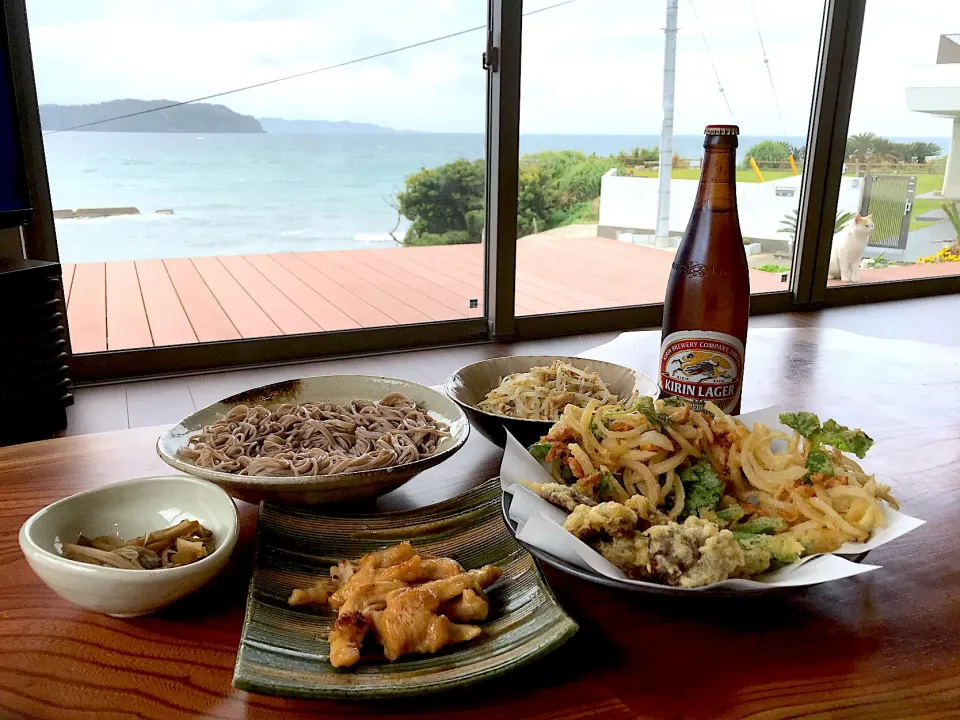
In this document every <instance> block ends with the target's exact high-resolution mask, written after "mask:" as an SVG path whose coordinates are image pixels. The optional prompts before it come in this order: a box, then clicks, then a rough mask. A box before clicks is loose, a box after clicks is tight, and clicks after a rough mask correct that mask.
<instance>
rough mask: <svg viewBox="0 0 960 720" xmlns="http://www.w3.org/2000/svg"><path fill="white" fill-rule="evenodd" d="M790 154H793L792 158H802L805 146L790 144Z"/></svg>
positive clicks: (804, 153) (805, 151) (805, 152)
mask: <svg viewBox="0 0 960 720" xmlns="http://www.w3.org/2000/svg"><path fill="white" fill-rule="evenodd" d="M790 154H791V155H793V159H794V160H803V159H804V158H805V157H806V156H807V146H806V145H791V146H790Z"/></svg>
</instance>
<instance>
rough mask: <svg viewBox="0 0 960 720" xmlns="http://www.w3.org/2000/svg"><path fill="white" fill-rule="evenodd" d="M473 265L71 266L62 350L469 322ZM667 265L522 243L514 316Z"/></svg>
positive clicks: (655, 257)
mask: <svg viewBox="0 0 960 720" xmlns="http://www.w3.org/2000/svg"><path fill="white" fill-rule="evenodd" d="M483 262H484V256H483V247H482V246H481V245H451V246H443V247H425V248H392V249H381V250H340V251H335V252H307V253H277V254H272V255H225V256H219V257H201V258H174V259H169V260H136V261H127V262H108V263H82V264H77V265H64V269H63V273H64V287H65V289H66V296H67V315H68V319H69V323H70V337H71V340H72V343H73V350H74V352H76V353H90V352H101V351H104V350H125V349H130V348H141V347H151V346H162V345H182V344H189V343H197V342H210V341H214V340H236V339H240V338H254V337H266V336H271V335H293V334H297V333H310V332H320V331H324V330H344V329H350V328H369V327H382V326H386V325H403V324H410V323H426V322H433V321H439V320H456V319H459V318H469V317H480V315H481V314H482V313H483ZM672 262H673V254H672V253H671V252H669V251H665V250H658V249H655V248H650V247H645V246H639V245H628V244H624V243H620V242H617V241H615V240H609V239H606V238H599V237H592V238H556V237H549V236H542V235H541V236H537V237H530V238H523V239H521V240H520V241H519V243H518V247H517V293H516V305H517V307H516V309H517V314H519V315H535V314H541V313H555V312H564V311H571V310H593V309H598V308H609V307H621V306H624V305H638V304H645V303H656V302H662V301H663V294H664V290H665V288H666V284H667V277H668V275H669V272H670V265H671V263H672ZM958 273H960V263H945V264H942V265H921V266H910V267H897V268H889V269H884V270H872V271H868V270H865V271H862V273H861V276H862V280H863V281H864V282H877V281H882V280H900V279H905V278H908V277H926V276H929V275H941V274H958ZM750 282H751V287H752V289H753V291H754V292H771V291H776V290H781V289H783V288H784V287H785V286H784V284H783V283H782V282H781V279H780V276H779V275H776V274H772V273H765V272H759V271H751V277H750ZM474 301H475V302H474ZM472 302H473V303H474V304H476V307H473V308H471V303H472Z"/></svg>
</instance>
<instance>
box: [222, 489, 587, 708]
mask: <svg viewBox="0 0 960 720" xmlns="http://www.w3.org/2000/svg"><path fill="white" fill-rule="evenodd" d="M500 494H501V491H500V483H499V481H498V480H492V481H489V482H487V483H485V484H483V485H481V486H480V487H477V488H475V489H474V490H471V491H470V492H468V493H465V494H463V495H460V496H459V497H456V498H454V499H452V500H448V501H446V502H443V503H440V504H438V505H433V506H430V507H427V508H422V509H419V510H413V511H408V512H400V513H386V514H379V515H352V516H333V515H323V514H320V513H319V512H317V511H315V510H312V509H309V508H289V507H277V506H273V505H269V504H264V505H263V506H262V507H261V509H260V517H259V520H258V522H257V528H258V547H257V559H256V566H255V568H254V572H253V578H252V580H251V583H250V595H249V597H248V599H247V615H246V619H245V621H244V623H243V635H242V637H241V639H240V650H239V652H238V654H237V665H236V669H235V671H234V676H233V684H234V686H235V687H237V688H240V689H241V690H247V691H250V692H257V693H264V694H268V695H281V696H287V697H301V698H355V699H358V700H360V699H372V698H383V697H392V696H401V695H421V694H423V693H428V692H438V691H441V690H449V689H453V688H459V687H463V686H465V685H470V684H473V683H476V682H479V681H481V680H485V679H487V678H491V677H494V676H497V675H501V674H502V673H505V672H507V671H509V670H511V669H513V668H515V667H518V666H520V665H523V664H524V663H527V662H530V661H532V660H534V659H535V658H538V657H540V656H542V655H545V654H546V653H548V652H550V651H551V650H553V649H555V648H557V647H558V646H560V645H561V644H562V643H563V642H564V641H565V640H567V639H568V638H569V637H571V636H572V635H573V634H574V633H575V632H576V631H577V624H576V623H575V622H574V621H573V620H572V619H571V618H570V617H569V616H568V615H567V614H566V613H565V612H564V610H563V608H562V607H560V605H559V604H558V603H557V601H556V599H555V598H554V596H553V593H552V592H551V591H550V588H549V586H548V585H547V583H546V581H545V580H544V578H543V575H542V574H541V572H540V568H539V567H538V566H537V563H536V561H535V560H534V559H533V557H532V556H531V555H530V554H529V553H528V552H527V551H526V550H524V549H523V548H522V547H520V545H519V544H518V543H517V541H516V540H514V539H513V537H512V536H511V535H510V533H509V532H507V529H506V528H505V527H504V526H503V522H502V520H501V519H500ZM401 540H410V541H411V542H412V543H413V544H414V546H415V547H416V548H417V549H421V550H424V551H426V552H429V553H434V554H436V555H440V556H445V557H452V558H454V559H455V560H457V561H459V562H460V563H461V564H462V565H463V566H464V567H465V568H467V569H468V570H469V569H472V568H477V567H480V566H482V565H487V564H493V565H497V566H499V567H500V568H501V569H502V570H503V576H502V577H501V578H500V580H498V581H497V583H496V584H494V585H493V586H491V587H490V588H489V589H488V590H487V594H488V596H489V598H490V617H489V618H488V620H487V621H486V622H484V623H481V627H482V628H483V634H482V635H480V637H479V638H477V639H476V640H473V641H471V642H469V643H465V644H463V645H454V646H451V647H448V648H445V649H444V650H442V651H441V652H439V653H437V654H435V655H407V656H404V657H402V658H400V659H399V660H397V661H396V662H392V663H391V662H389V661H387V660H385V659H384V658H383V655H382V651H381V650H380V648H379V647H377V646H376V645H375V644H372V643H371V646H370V647H367V646H365V648H364V655H363V656H362V658H361V661H360V662H359V663H358V664H357V665H355V666H353V667H351V668H343V669H339V668H335V667H333V666H332V665H330V663H329V660H328V655H329V645H328V644H327V634H328V633H329V631H330V628H331V627H332V625H333V622H334V620H335V619H336V614H335V613H334V612H333V611H332V610H330V609H321V610H316V609H309V608H292V607H290V606H288V605H287V598H288V597H289V596H290V592H291V591H292V590H293V589H294V588H303V587H310V586H311V585H312V584H313V581H314V580H315V579H316V578H318V577H321V576H328V572H329V568H330V566H331V565H335V564H336V563H337V561H339V560H340V559H342V558H345V557H346V558H357V557H359V556H360V555H363V554H364V553H367V552H370V551H372V550H378V549H380V548H384V547H388V546H390V545H393V544H395V543H397V542H400V541H401Z"/></svg>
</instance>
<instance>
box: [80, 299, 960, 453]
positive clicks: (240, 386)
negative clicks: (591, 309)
mask: <svg viewBox="0 0 960 720" xmlns="http://www.w3.org/2000/svg"><path fill="white" fill-rule="evenodd" d="M958 310H960V295H947V296H942V297H937V298H923V299H917V300H903V301H899V302H888V303H876V304H872V305H857V306H851V307H843V308H832V309H830V310H823V311H820V312H813V313H784V314H779V315H763V316H759V317H753V318H751V319H750V327H752V328H758V327H788V328H836V329H839V330H848V331H850V332H855V333H860V334H861V335H869V336H871V337H879V338H895V339H902V340H921V341H932V342H935V343H939V344H942V345H960V323H955V322H944V320H943V318H945V317H955V316H956V315H957V312H958ZM637 329H641V328H637ZM617 335H618V333H615V332H608V333H594V334H589V335H575V336H570V337H564V338H551V339H547V340H529V341H523V342H515V343H484V344H480V345H466V346H460V347H449V348H438V349H436V350H417V351H410V352H402V353H389V354H382V355H370V356H366V357H357V358H351V359H346V360H327V361H317V362H306V363H297V364H292V365H283V366H277V367H265V368H250V369H243V370H232V371H229V372H219V373H203V374H197V375H188V376H185V377H178V378H168V379H162V380H141V381H137V382H128V383H120V384H115V385H102V386H99V387H82V388H77V389H75V390H74V391H73V392H74V396H75V400H76V402H75V404H74V406H73V407H70V408H68V409H67V416H68V418H69V425H68V427H67V434H69V435H79V434H84V433H91V432H100V431H106V430H121V429H124V428H128V427H129V428H136V427H146V426H150V425H164V424H171V423H174V422H176V421H177V420H179V419H180V418H182V417H184V416H186V415H189V414H190V413H192V412H194V410H198V409H200V408H203V407H206V406H207V405H209V404H210V403H212V402H215V401H216V400H220V399H221V398H224V397H228V396H229V395H232V394H234V393H237V392H240V391H241V390H246V389H249V388H252V387H258V386H260V385H265V384H268V383H272V382H280V381H282V380H289V379H291V378H297V377H307V376H311V375H330V374H336V373H366V374H373V375H386V376H389V377H399V378H404V379H407V380H413V381H414V382H419V383H423V384H426V385H438V384H441V383H443V381H444V380H445V379H446V378H447V376H448V375H449V374H450V373H451V372H453V371H454V370H456V369H457V368H460V367H462V366H464V365H467V364H469V363H472V362H476V361H478V360H483V359H486V358H489V357H496V356H498V355H541V354H545V355H576V354H577V353H580V352H583V351H584V350H588V349H590V348H593V347H596V346H597V345H601V344H603V343H605V342H608V341H610V340H612V339H613V338H615V337H616V336H617Z"/></svg>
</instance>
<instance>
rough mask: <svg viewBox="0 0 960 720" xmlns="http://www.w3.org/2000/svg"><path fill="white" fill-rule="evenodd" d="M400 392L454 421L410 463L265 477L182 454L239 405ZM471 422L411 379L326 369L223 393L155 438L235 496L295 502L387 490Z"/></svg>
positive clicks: (183, 466)
mask: <svg viewBox="0 0 960 720" xmlns="http://www.w3.org/2000/svg"><path fill="white" fill-rule="evenodd" d="M392 392H400V393H403V394H404V395H406V396H407V397H408V398H410V399H411V400H413V401H414V402H416V403H417V404H418V405H419V406H420V407H422V408H424V409H425V410H426V411H427V413H428V414H429V415H430V416H431V417H432V418H434V419H436V420H440V421H442V422H444V423H446V424H447V425H449V426H450V432H451V437H448V438H444V439H443V440H441V441H440V443H439V446H438V448H437V451H436V452H435V453H434V454H433V455H430V456H429V457H425V458H422V459H420V460H417V461H416V462H412V463H408V464H407V465H395V466H393V467H387V468H378V469H376V470H362V471H360V472H353V473H341V474H339V475H307V476H301V477H263V476H248V475H234V474H232V473H225V472H218V471H216V470H208V469H206V468H200V467H197V466H196V464H194V463H193V461H191V460H186V459H184V458H181V457H180V455H179V451H180V449H181V448H183V447H184V446H186V444H187V441H188V439H189V437H190V435H192V434H193V433H195V432H197V431H198V430H200V429H201V428H203V427H204V426H205V425H209V424H210V423H212V422H214V421H216V420H217V418H219V417H220V416H221V415H224V414H226V413H227V412H228V411H229V410H230V409H231V408H233V407H234V406H236V405H240V404H244V405H255V404H260V405H264V406H266V407H276V406H277V405H281V404H283V403H305V402H334V403H346V402H350V401H351V400H357V399H361V400H379V399H380V398H382V397H383V396H384V395H387V394H389V393H392ZM469 434H470V423H469V422H468V421H467V418H466V416H465V415H464V414H463V412H462V411H461V410H460V408H459V407H458V406H457V404H456V403H454V402H453V401H452V400H450V398H448V397H446V396H444V395H443V393H439V392H437V391H436V390H431V389H430V388H428V387H425V386H423V385H419V384H417V383H414V382H409V381H407V380H395V379H393V378H384V377H374V376H370V375H326V376H322V377H312V378H301V379H299V380H288V381H285V382H280V383H274V384H273V385H264V386H263V387H259V388H255V389H253V390H247V391H245V392H242V393H238V394H237V395H233V396H231V397H228V398H224V399H223V400H220V401H219V402H215V403H213V405H210V406H208V407H205V408H204V409H203V410H198V411H197V412H195V413H193V415H189V416H187V417H185V418H184V419H183V420H181V421H180V422H178V423H177V424H176V425H174V426H173V427H172V428H170V429H169V430H167V431H166V432H164V433H163V435H161V436H160V439H159V440H157V453H158V454H159V455H160V457H161V458H162V459H163V461H164V462H165V463H167V464H168V465H171V466H173V467H175V468H176V469H177V470H180V471H182V472H185V473H188V474H190V475H195V476H197V477H200V478H203V479H204V480H209V481H211V482H214V483H216V484H217V485H219V486H220V487H222V488H223V489H224V490H226V491H227V492H228V493H230V494H231V495H233V496H234V497H235V498H239V499H240V500H246V501H247V502H251V503H259V502H260V501H261V500H267V501H270V502H285V503H296V504H308V505H312V504H321V503H330V502H342V501H345V500H360V499H365V498H367V499H368V498H374V497H378V496H380V495H384V494H386V493H388V492H390V491H391V490H394V489H396V488H398V487H399V486H400V485H402V484H403V483H405V482H406V481H407V480H409V479H410V478H412V477H413V476H414V475H416V474H417V473H421V472H423V471H424V470H426V469H427V468H430V467H433V466H434V465H438V464H439V463H442V462H443V461H444V460H446V459H447V458H449V457H450V456H451V455H453V454H454V453H455V452H456V451H457V450H459V449H460V448H461V447H462V446H463V444H464V443H465V442H466V441H467V436H468V435H469Z"/></svg>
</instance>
